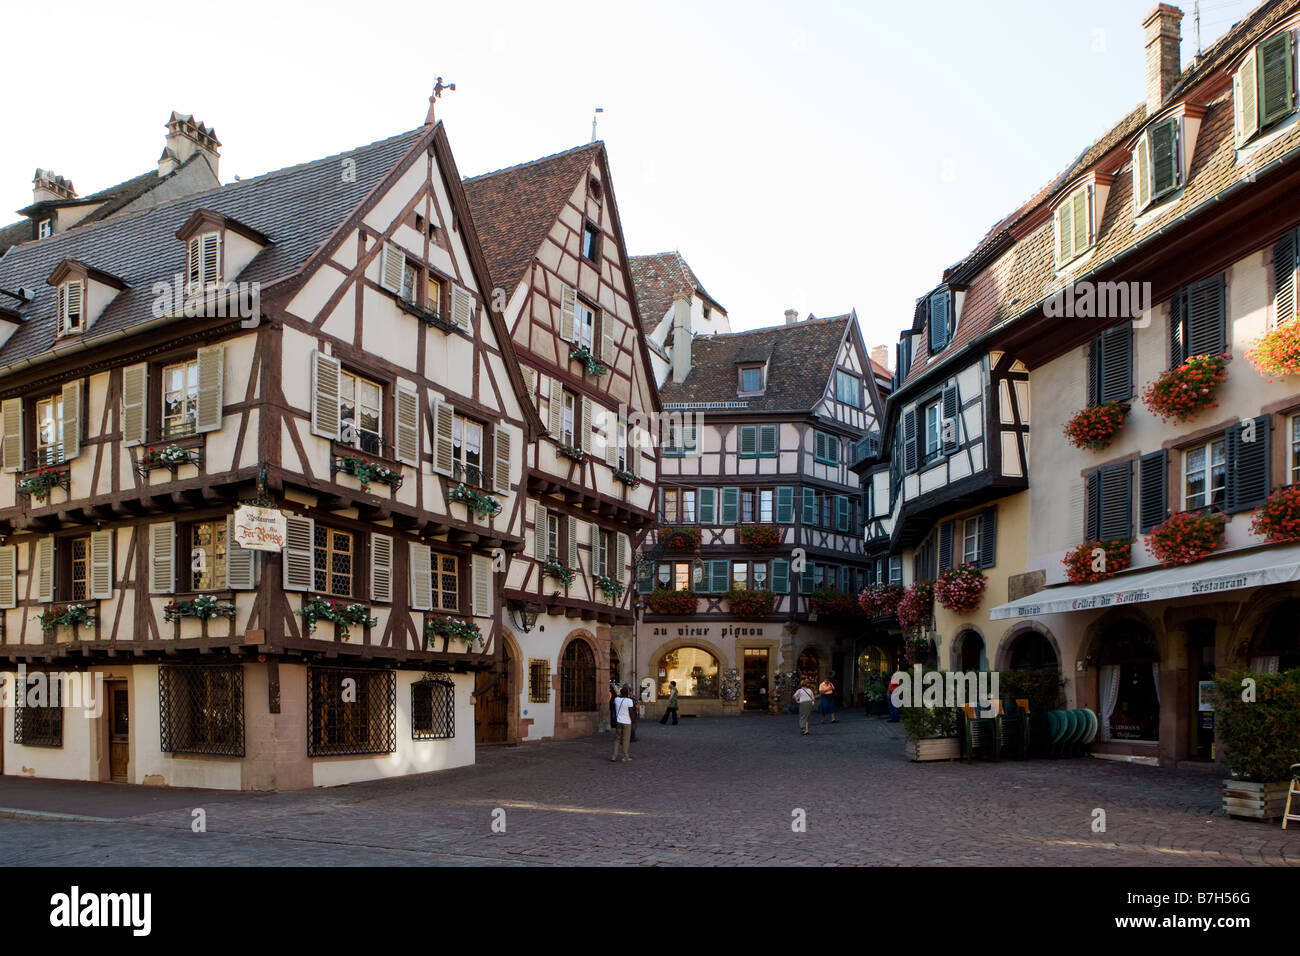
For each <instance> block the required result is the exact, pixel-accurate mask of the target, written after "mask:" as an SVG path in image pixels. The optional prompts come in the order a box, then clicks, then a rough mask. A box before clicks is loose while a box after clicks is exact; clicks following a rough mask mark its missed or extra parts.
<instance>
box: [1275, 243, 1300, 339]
mask: <svg viewBox="0 0 1300 956" xmlns="http://www.w3.org/2000/svg"><path fill="white" fill-rule="evenodd" d="M1297 238H1300V233H1295V232H1289V233H1287V234H1286V235H1285V236H1283V237H1282V238H1281V239H1279V240H1278V241H1277V242H1276V243H1274V245H1273V323H1274V324H1275V325H1281V324H1282V323H1283V322H1289V321H1291V320H1292V319H1294V318H1295V317H1296V314H1297V311H1296V266H1297V257H1296V252H1297V246H1300V242H1297Z"/></svg>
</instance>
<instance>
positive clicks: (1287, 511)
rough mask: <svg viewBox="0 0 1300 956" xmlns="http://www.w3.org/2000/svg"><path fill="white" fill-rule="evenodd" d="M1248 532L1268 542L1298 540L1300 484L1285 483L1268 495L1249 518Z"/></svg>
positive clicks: (1299, 529)
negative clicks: (1266, 499)
mask: <svg viewBox="0 0 1300 956" xmlns="http://www.w3.org/2000/svg"><path fill="white" fill-rule="evenodd" d="M1250 532H1251V534H1257V535H1259V536H1260V537H1262V538H1263V539H1264V540H1266V541H1268V542H1269V544H1283V543H1285V542H1288V541H1300V485H1286V486H1285V487H1283V488H1279V489H1277V491H1275V492H1273V493H1272V494H1271V495H1269V496H1268V501H1266V502H1264V504H1263V505H1261V506H1260V508H1259V510H1258V511H1256V512H1255V514H1254V516H1253V517H1252V518H1251V520H1250Z"/></svg>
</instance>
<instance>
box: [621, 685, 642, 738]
mask: <svg viewBox="0 0 1300 956" xmlns="http://www.w3.org/2000/svg"><path fill="white" fill-rule="evenodd" d="M623 689H624V690H625V691H627V696H629V697H632V685H631V684H624V685H623ZM641 707H642V704H641V701H640V700H638V699H637V698H635V697H632V743H636V728H637V725H638V724H639V723H641Z"/></svg>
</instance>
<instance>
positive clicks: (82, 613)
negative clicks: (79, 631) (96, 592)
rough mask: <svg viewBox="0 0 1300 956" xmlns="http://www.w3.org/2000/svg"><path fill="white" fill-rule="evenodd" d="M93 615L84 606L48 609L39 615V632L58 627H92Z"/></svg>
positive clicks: (73, 605)
mask: <svg viewBox="0 0 1300 956" xmlns="http://www.w3.org/2000/svg"><path fill="white" fill-rule="evenodd" d="M95 623H96V621H95V614H94V612H93V611H92V610H91V609H90V608H88V607H87V606H86V605H84V604H69V605H67V606H66V607H62V608H50V610H48V611H45V612H43V613H42V614H41V630H42V631H45V632H49V631H52V630H54V629H55V628H59V627H72V628H77V627H94V626H95Z"/></svg>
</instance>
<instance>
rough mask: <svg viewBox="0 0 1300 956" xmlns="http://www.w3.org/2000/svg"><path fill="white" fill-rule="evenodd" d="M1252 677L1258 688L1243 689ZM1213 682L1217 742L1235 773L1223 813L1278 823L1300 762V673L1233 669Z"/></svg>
mask: <svg viewBox="0 0 1300 956" xmlns="http://www.w3.org/2000/svg"><path fill="white" fill-rule="evenodd" d="M1248 678H1249V679H1250V680H1251V681H1254V684H1253V685H1249V684H1248V685H1246V686H1243V682H1244V681H1246V680H1247V679H1248ZM1214 683H1215V702H1214V739H1215V740H1216V742H1218V743H1220V744H1222V745H1223V748H1224V751H1225V752H1224V756H1223V762H1224V765H1225V766H1226V767H1227V768H1228V773H1229V774H1231V777H1230V778H1229V779H1227V780H1224V781H1223V812H1224V813H1226V814H1228V815H1229V816H1234V817H1250V818H1253V819H1256V820H1275V819H1277V818H1278V817H1280V816H1281V815H1282V808H1283V806H1284V805H1285V803H1286V792H1287V789H1288V786H1289V783H1290V780H1291V765H1292V764H1295V763H1300V668H1297V669H1294V670H1289V671H1286V672H1284V673H1281V674H1252V673H1249V672H1248V671H1244V670H1234V671H1231V672H1230V673H1229V674H1227V675H1226V676H1223V677H1219V678H1217V679H1216V680H1215V682H1214ZM1252 690H1253V693H1252V692H1251V691H1252ZM1243 698H1244V699H1243Z"/></svg>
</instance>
